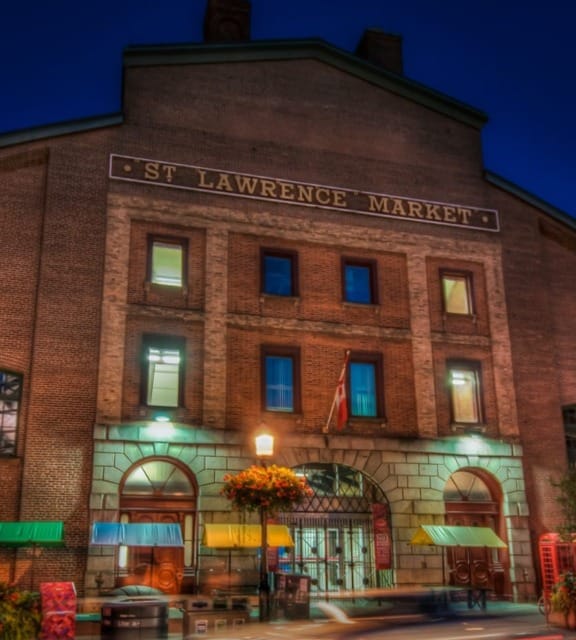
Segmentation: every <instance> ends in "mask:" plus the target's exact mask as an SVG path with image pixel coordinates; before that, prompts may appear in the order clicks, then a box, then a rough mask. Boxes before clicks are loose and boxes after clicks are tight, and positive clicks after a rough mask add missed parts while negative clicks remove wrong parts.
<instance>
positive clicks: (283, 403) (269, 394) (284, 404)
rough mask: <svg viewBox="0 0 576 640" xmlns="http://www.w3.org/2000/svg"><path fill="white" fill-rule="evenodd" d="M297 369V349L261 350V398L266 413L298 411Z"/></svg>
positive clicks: (298, 360) (273, 348)
mask: <svg viewBox="0 0 576 640" xmlns="http://www.w3.org/2000/svg"><path fill="white" fill-rule="evenodd" d="M299 367H300V355H299V351H298V349H293V348H289V347H278V348H275V347H263V348H262V382H263V390H262V398H263V405H264V409H265V410H266V411H283V412H286V413H295V412H298V411H299V410H300V392H299Z"/></svg>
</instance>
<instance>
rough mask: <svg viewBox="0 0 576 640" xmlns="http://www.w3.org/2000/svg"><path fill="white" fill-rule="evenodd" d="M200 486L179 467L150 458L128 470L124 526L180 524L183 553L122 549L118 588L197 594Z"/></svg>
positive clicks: (124, 483)
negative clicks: (159, 523) (197, 536)
mask: <svg viewBox="0 0 576 640" xmlns="http://www.w3.org/2000/svg"><path fill="white" fill-rule="evenodd" d="M196 500H197V489H196V482H195V479H194V478H193V477H192V475H191V474H190V473H189V471H188V470H187V469H186V468H185V467H184V466H182V465H180V463H178V462H177V461H174V460H170V459H164V458H151V459H148V460H145V461H144V462H140V463H138V464H137V465H135V466H133V467H132V468H131V469H129V470H128V471H127V473H126V474H125V476H124V478H123V479H122V482H121V485H120V521H121V522H141V523H153V522H166V523H178V524H180V526H181V528H182V538H183V540H184V548H183V549H182V548H174V547H120V549H119V551H118V586H125V585H133V584H137V585H143V586H148V587H153V588H155V589H160V590H161V591H163V592H164V593H167V594H176V593H188V592H192V591H193V590H194V586H195V585H194V575H195V571H194V565H195V541H194V532H195V530H196V526H195V516H196Z"/></svg>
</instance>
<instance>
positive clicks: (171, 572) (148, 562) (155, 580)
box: [128, 512, 184, 594]
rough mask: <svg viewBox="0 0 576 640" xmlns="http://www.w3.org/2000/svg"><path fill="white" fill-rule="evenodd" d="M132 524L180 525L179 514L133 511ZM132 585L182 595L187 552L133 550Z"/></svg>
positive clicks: (154, 549) (159, 548) (130, 561)
mask: <svg viewBox="0 0 576 640" xmlns="http://www.w3.org/2000/svg"><path fill="white" fill-rule="evenodd" d="M130 515H131V518H130V520H131V522H142V523H149V522H162V523H179V522H180V519H179V516H178V513H162V512H156V513H154V512H143V513H139V512H133V513H131V514H130ZM128 557H129V560H128V566H129V567H130V568H131V576H130V582H131V583H132V584H141V585H145V586H148V587H153V588H154V589H159V590H160V591H163V592H164V593H167V594H176V593H180V587H181V583H182V574H183V565H184V551H183V549H182V548H181V547H130V548H129V553H128Z"/></svg>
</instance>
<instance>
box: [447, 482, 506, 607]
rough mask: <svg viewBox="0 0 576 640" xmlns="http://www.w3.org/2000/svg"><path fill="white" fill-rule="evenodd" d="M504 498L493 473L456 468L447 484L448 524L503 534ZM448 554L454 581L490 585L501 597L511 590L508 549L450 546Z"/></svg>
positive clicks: (464, 585)
mask: <svg viewBox="0 0 576 640" xmlns="http://www.w3.org/2000/svg"><path fill="white" fill-rule="evenodd" d="M501 501H502V497H501V491H500V488H499V486H498V484H497V483H496V481H495V480H494V479H493V478H492V477H491V476H490V475H489V474H487V473H486V472H484V471H482V470H481V469H461V470H459V471H456V472H455V473H453V474H452V475H451V476H450V478H449V479H448V482H447V483H446V486H445V488H444V503H445V508H446V524H447V525H456V526H465V527H489V528H490V529H492V530H493V531H494V532H496V534H498V535H499V536H500V537H503V535H502V534H503V532H502V531H501V529H502V527H501V510H500V504H501ZM504 539H505V536H504ZM446 556H447V564H448V570H449V575H450V583H451V584H452V585H454V586H462V587H467V588H482V589H490V590H491V591H493V592H494V593H495V595H496V596H499V597H502V596H504V595H505V593H507V590H508V589H507V587H508V583H509V580H508V556H507V553H506V551H505V550H501V549H488V548H478V547H476V548H473V547H469V548H463V547H448V548H447V550H446Z"/></svg>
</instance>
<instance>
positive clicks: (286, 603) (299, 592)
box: [274, 573, 310, 620]
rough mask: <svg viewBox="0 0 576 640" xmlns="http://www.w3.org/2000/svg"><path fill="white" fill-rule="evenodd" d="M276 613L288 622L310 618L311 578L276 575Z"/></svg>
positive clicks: (283, 574)
mask: <svg viewBox="0 0 576 640" xmlns="http://www.w3.org/2000/svg"><path fill="white" fill-rule="evenodd" d="M274 586H275V589H274V591H275V594H274V600H275V606H274V608H275V612H276V614H277V615H279V616H281V617H284V618H286V619H287V620H307V619H309V618H310V576H308V575H299V574H290V573H276V574H275V585H274Z"/></svg>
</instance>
